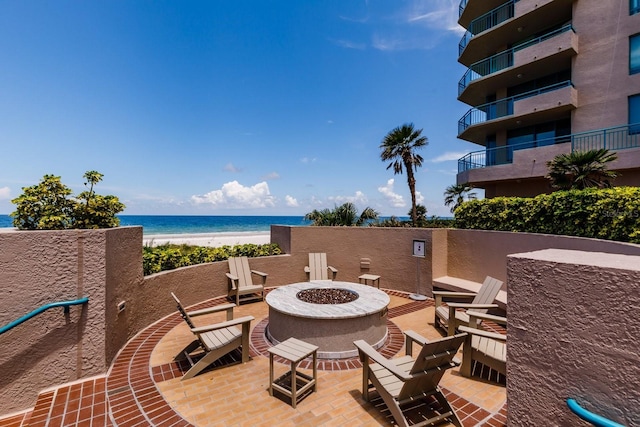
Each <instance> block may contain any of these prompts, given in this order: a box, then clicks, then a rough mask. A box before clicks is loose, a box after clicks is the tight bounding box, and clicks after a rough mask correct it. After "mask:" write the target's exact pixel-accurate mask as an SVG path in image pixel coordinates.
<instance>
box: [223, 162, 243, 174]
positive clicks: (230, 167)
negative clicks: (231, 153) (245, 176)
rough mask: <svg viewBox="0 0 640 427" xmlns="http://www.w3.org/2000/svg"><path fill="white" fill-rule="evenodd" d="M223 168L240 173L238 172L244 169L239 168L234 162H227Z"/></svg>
mask: <svg viewBox="0 0 640 427" xmlns="http://www.w3.org/2000/svg"><path fill="white" fill-rule="evenodd" d="M223 170H225V171H227V172H231V173H238V172H241V171H242V170H241V169H238V168H237V167H235V166H233V164H232V163H227V164H226V165H225V166H224V168H223Z"/></svg>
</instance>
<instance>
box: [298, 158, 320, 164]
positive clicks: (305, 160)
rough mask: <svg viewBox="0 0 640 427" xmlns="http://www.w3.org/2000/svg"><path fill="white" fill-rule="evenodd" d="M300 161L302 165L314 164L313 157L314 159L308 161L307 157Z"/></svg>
mask: <svg viewBox="0 0 640 427" xmlns="http://www.w3.org/2000/svg"><path fill="white" fill-rule="evenodd" d="M300 161H301V162H302V163H304V164H308V163H315V162H316V158H315V157H314V158H312V159H310V158H308V157H303V158H301V159H300Z"/></svg>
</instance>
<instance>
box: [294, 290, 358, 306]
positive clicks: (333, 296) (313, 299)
mask: <svg viewBox="0 0 640 427" xmlns="http://www.w3.org/2000/svg"><path fill="white" fill-rule="evenodd" d="M296 297H297V298H298V299H299V300H302V301H304V302H308V303H311V304H345V303H348V302H351V301H355V300H357V299H358V294H357V293H355V292H353V291H350V290H348V289H337V288H314V289H307V290H304V291H300V292H298V293H297V294H296Z"/></svg>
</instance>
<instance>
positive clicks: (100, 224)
mask: <svg viewBox="0 0 640 427" xmlns="http://www.w3.org/2000/svg"><path fill="white" fill-rule="evenodd" d="M102 176H103V175H102V174H101V173H99V172H96V171H88V172H86V173H85V174H84V175H83V177H84V178H85V180H86V182H85V185H88V186H89V191H83V192H81V193H80V194H78V196H76V198H69V196H70V195H71V193H72V191H71V189H70V188H69V187H67V186H66V185H64V184H62V182H61V181H60V177H59V176H54V175H45V176H44V177H43V178H42V180H41V181H40V183H39V184H36V185H32V186H31V187H24V188H23V189H22V190H23V191H24V193H23V194H21V195H20V196H18V197H16V198H15V199H13V200H11V203H13V204H15V205H16V210H15V212H12V213H11V214H10V216H11V217H13V225H14V226H15V227H17V228H18V229H20V230H64V229H67V228H111V227H117V226H118V225H120V220H119V219H118V218H117V217H116V214H117V213H119V212H122V211H123V210H124V207H125V206H124V205H123V204H122V203H120V201H119V200H118V198H117V197H115V196H102V195H99V194H95V193H94V191H93V187H94V185H95V184H97V183H98V182H100V181H101V180H102Z"/></svg>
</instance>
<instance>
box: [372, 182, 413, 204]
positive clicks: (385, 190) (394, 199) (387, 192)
mask: <svg viewBox="0 0 640 427" xmlns="http://www.w3.org/2000/svg"><path fill="white" fill-rule="evenodd" d="M393 183H394V179H393V178H391V179H389V180H388V181H387V185H385V186H383V187H378V192H380V193H381V194H382V195H383V196H384V198H385V199H387V200H388V201H389V203H390V204H391V206H393V207H394V208H403V207H405V206H407V204H406V203H405V201H404V199H403V198H402V196H401V195H399V194H396V193H394V191H393Z"/></svg>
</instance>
